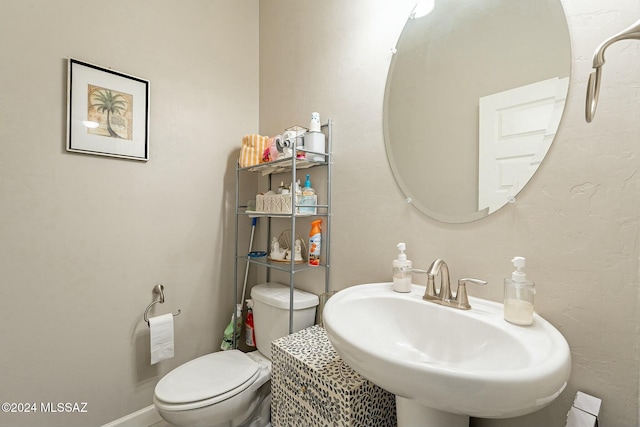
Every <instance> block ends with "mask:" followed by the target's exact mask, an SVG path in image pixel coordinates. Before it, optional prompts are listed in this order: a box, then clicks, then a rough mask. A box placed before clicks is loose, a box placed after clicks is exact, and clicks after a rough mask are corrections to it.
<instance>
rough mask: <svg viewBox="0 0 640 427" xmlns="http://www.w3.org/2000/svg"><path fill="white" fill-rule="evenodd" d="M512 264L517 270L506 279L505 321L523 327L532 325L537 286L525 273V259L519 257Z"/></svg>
mask: <svg viewBox="0 0 640 427" xmlns="http://www.w3.org/2000/svg"><path fill="white" fill-rule="evenodd" d="M511 262H512V263H513V265H514V266H515V267H516V269H515V271H514V272H513V273H512V274H511V278H510V279H504V320H506V321H507V322H510V323H513V324H516V325H521V326H527V325H531V324H532V323H533V298H534V296H535V294H536V288H535V284H534V283H533V282H532V281H531V280H527V275H526V274H525V273H524V271H523V269H524V266H525V258H523V257H518V256H517V257H515V258H513V259H512V260H511Z"/></svg>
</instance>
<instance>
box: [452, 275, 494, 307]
mask: <svg viewBox="0 0 640 427" xmlns="http://www.w3.org/2000/svg"><path fill="white" fill-rule="evenodd" d="M467 282H469V283H475V284H476V285H486V284H487V282H486V281H484V280H480V279H469V278H464V279H459V280H458V290H457V291H456V303H457V307H458V308H461V309H463V310H469V309H471V305H470V304H469V297H468V295H467V287H466V284H467Z"/></svg>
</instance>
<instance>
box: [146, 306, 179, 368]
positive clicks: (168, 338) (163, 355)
mask: <svg viewBox="0 0 640 427" xmlns="http://www.w3.org/2000/svg"><path fill="white" fill-rule="evenodd" d="M149 334H150V336H151V364H152V365H153V364H156V363H158V362H160V361H162V360H165V359H171V358H172V357H173V314H171V313H169V314H163V315H162V316H156V317H151V318H149Z"/></svg>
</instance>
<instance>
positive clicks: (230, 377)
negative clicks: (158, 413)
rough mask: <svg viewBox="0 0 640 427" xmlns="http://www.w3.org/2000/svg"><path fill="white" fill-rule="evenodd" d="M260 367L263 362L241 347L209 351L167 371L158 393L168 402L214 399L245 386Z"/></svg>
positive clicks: (157, 388) (156, 391) (157, 389)
mask: <svg viewBox="0 0 640 427" xmlns="http://www.w3.org/2000/svg"><path fill="white" fill-rule="evenodd" d="M258 369H259V365H258V364H257V363H256V362H254V361H253V360H252V359H251V358H250V357H248V356H247V355H245V354H244V353H243V352H241V351H239V350H229V351H221V352H217V353H211V354H206V355H204V356H201V357H198V358H197V359H194V360H192V361H190V362H187V363H185V364H184V365H181V366H178V367H177V368H176V369H174V370H173V371H171V372H169V373H168V374H167V375H165V376H164V377H163V378H162V379H161V380H160V382H158V385H157V386H156V389H155V394H156V397H157V398H158V399H160V400H162V401H164V402H167V403H189V402H195V401H198V400H204V399H210V398H212V397H215V396H218V395H221V394H224V393H228V392H229V391H231V390H234V389H236V388H239V387H241V386H242V385H244V387H242V390H244V388H246V387H247V386H248V385H249V384H251V382H248V381H249V380H250V379H251V378H252V377H253V376H254V374H255V373H256V372H257V371H258ZM247 382H248V383H247ZM245 383H247V384H245ZM238 391H241V390H238Z"/></svg>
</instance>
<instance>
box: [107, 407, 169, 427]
mask: <svg viewBox="0 0 640 427" xmlns="http://www.w3.org/2000/svg"><path fill="white" fill-rule="evenodd" d="M160 421H162V418H161V417H160V414H158V411H156V407H155V406H154V405H150V406H147V407H146V408H142V409H140V410H139V411H136V412H134V413H133V414H129V415H125V416H124V417H122V418H118V419H117V420H115V421H112V422H110V423H109V424H105V425H103V426H102V427H149V426H150V425H153V424H155V423H157V422H160Z"/></svg>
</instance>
